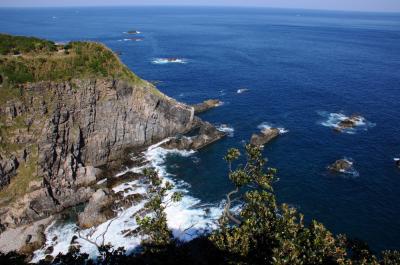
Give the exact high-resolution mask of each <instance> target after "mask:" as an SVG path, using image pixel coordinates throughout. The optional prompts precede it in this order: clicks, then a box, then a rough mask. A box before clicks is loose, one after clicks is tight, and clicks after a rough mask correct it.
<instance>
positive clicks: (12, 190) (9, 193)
mask: <svg viewBox="0 0 400 265" xmlns="http://www.w3.org/2000/svg"><path fill="white" fill-rule="evenodd" d="M29 149H30V150H29V152H30V154H29V156H28V158H27V160H26V162H24V163H22V164H21V165H20V166H19V167H18V171H17V175H16V176H15V177H13V178H12V181H11V183H10V185H8V186H6V187H5V188H4V189H2V190H1V191H0V206H4V205H6V204H9V203H11V202H13V201H15V200H16V199H18V198H20V197H22V196H23V195H24V194H26V193H27V192H28V190H29V184H30V183H31V182H32V181H35V180H41V178H40V177H38V176H37V161H38V148H37V146H31V147H30V148H29Z"/></svg>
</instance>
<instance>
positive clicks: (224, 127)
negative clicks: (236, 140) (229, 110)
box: [216, 124, 235, 137]
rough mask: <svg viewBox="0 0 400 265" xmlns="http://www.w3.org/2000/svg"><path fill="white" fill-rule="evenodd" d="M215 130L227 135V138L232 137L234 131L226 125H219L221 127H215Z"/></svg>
mask: <svg viewBox="0 0 400 265" xmlns="http://www.w3.org/2000/svg"><path fill="white" fill-rule="evenodd" d="M216 128H217V130H218V131H221V132H224V133H227V134H228V136H229V137H233V136H234V132H235V129H234V128H233V127H230V126H228V125H226V124H221V125H218V126H216Z"/></svg>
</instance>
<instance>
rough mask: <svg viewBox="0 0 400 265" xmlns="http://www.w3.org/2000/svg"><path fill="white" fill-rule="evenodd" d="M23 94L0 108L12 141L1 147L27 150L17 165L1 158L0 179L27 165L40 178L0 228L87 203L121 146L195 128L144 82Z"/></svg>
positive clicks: (34, 86)
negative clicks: (100, 177)
mask: <svg viewBox="0 0 400 265" xmlns="http://www.w3.org/2000/svg"><path fill="white" fill-rule="evenodd" d="M23 91H24V95H23V97H22V98H21V99H18V100H17V99H15V100H11V101H8V102H7V103H6V104H3V105H1V106H0V114H1V115H2V117H5V118H6V122H7V123H8V127H7V128H9V131H10V133H9V134H10V137H8V138H7V139H4V138H3V139H2V140H1V141H2V144H4V145H5V146H7V145H8V146H14V145H18V146H23V147H24V148H25V149H27V150H28V149H29V150H30V151H28V153H29V154H28V156H27V161H26V162H24V161H20V160H19V159H18V157H17V155H18V154H19V153H20V151H15V152H14V151H12V153H10V154H7V152H4V153H6V155H2V156H1V159H0V173H1V174H0V181H1V183H2V184H1V185H3V186H4V185H7V184H8V183H9V182H10V178H12V176H13V175H14V174H17V175H18V174H19V171H20V170H19V168H18V165H19V164H21V163H22V164H24V165H25V164H29V165H32V171H33V172H31V174H32V176H25V177H32V179H35V177H36V178H40V179H41V184H40V185H39V187H36V188H35V189H34V191H32V192H29V193H28V194H23V195H21V198H19V199H18V200H17V201H15V202H14V203H13V204H11V205H7V207H2V211H1V213H0V214H1V215H0V217H1V223H2V224H5V225H6V226H13V225H20V224H24V223H29V222H32V221H33V220H37V219H41V218H44V217H46V216H49V215H50V214H52V213H55V212H59V211H62V210H63V209H66V208H68V207H71V206H73V205H76V204H78V203H81V202H84V201H87V200H89V198H90V197H91V196H92V194H93V193H94V191H93V189H92V188H90V187H89V185H90V184H91V183H93V182H94V181H95V180H96V177H97V176H98V174H99V173H100V171H99V170H98V168H99V167H100V166H102V165H105V164H107V163H109V162H110V161H114V160H116V159H119V158H120V157H121V155H122V154H123V153H124V151H125V150H126V149H127V148H139V147H144V146H147V145H150V144H152V143H155V142H157V141H160V140H162V139H164V138H167V137H170V136H174V135H176V134H182V133H185V132H187V131H189V130H190V129H192V128H193V126H194V123H193V120H194V109H193V108H192V107H190V106H187V105H184V104H182V103H179V102H176V101H175V100H173V99H171V98H169V97H167V96H165V95H163V94H161V93H160V92H159V91H158V90H156V89H155V88H154V87H153V86H152V85H151V84H150V83H147V82H145V81H142V82H141V83H137V84H131V83H127V82H124V81H121V80H111V79H84V80H81V79H79V80H71V81H66V82H40V83H31V84H25V85H23ZM17 123H18V124H17ZM17 125H18V126H17ZM28 147H29V148H28ZM32 150H36V151H35V152H33V151H32ZM0 151H1V150H0ZM8 153H9V152H8ZM34 153H36V155H34ZM7 155H8V156H7ZM20 167H21V166H20ZM19 177H20V176H19Z"/></svg>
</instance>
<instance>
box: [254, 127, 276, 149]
mask: <svg viewBox="0 0 400 265" xmlns="http://www.w3.org/2000/svg"><path fill="white" fill-rule="evenodd" d="M279 134H280V132H279V129H277V128H266V129H263V130H262V131H261V133H260V134H253V135H252V136H251V139H250V144H252V145H255V146H261V145H265V144H267V143H268V142H270V141H271V140H272V139H274V138H276V137H278V136H279Z"/></svg>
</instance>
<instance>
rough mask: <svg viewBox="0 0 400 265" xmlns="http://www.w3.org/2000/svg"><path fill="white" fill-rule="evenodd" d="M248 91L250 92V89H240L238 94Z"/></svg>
mask: <svg viewBox="0 0 400 265" xmlns="http://www.w3.org/2000/svg"><path fill="white" fill-rule="evenodd" d="M247 91H249V89H248V88H239V89H238V90H237V91H236V93H237V94H242V93H244V92H247Z"/></svg>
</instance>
